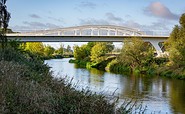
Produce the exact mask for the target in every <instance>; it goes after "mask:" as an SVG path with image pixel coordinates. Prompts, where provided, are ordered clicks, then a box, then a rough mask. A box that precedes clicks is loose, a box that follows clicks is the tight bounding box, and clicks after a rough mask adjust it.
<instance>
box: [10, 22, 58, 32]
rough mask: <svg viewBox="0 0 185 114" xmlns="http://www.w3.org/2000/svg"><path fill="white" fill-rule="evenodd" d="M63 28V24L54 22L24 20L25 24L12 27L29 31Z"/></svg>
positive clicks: (16, 29) (15, 29) (14, 29)
mask: <svg viewBox="0 0 185 114" xmlns="http://www.w3.org/2000/svg"><path fill="white" fill-rule="evenodd" d="M55 28H61V26H58V25H55V24H52V23H41V22H28V21H24V22H23V25H16V26H13V27H11V29H12V30H13V31H18V32H29V31H35V30H45V29H55Z"/></svg>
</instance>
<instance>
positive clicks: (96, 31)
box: [18, 25, 145, 36]
mask: <svg viewBox="0 0 185 114" xmlns="http://www.w3.org/2000/svg"><path fill="white" fill-rule="evenodd" d="M18 35H20V36H21V35H23V36H24V35H29V36H32V35H34V36H35V35H36V36H141V35H145V34H144V33H143V32H141V31H139V30H137V29H132V28H128V27H123V26H115V25H84V26H76V27H66V28H59V29H53V30H40V31H34V32H26V33H19V34H18Z"/></svg>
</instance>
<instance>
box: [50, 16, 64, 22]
mask: <svg viewBox="0 0 185 114" xmlns="http://www.w3.org/2000/svg"><path fill="white" fill-rule="evenodd" d="M48 19H51V20H54V21H58V22H62V23H63V22H64V21H63V20H62V19H57V18H54V17H48Z"/></svg>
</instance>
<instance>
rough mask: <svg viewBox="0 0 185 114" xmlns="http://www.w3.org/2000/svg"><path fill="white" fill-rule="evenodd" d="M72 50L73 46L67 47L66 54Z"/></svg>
mask: <svg viewBox="0 0 185 114" xmlns="http://www.w3.org/2000/svg"><path fill="white" fill-rule="evenodd" d="M71 51H72V50H71V46H70V45H67V49H66V52H67V53H70V52H71Z"/></svg>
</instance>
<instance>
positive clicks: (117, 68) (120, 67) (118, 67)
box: [105, 59, 131, 74]
mask: <svg viewBox="0 0 185 114" xmlns="http://www.w3.org/2000/svg"><path fill="white" fill-rule="evenodd" d="M105 69H106V71H108V72H114V73H119V74H126V73H130V71H131V70H130V67H129V66H126V65H125V64H123V63H121V62H118V60H117V59H113V60H112V61H111V62H109V63H108V65H107V66H106V68H105Z"/></svg>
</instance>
